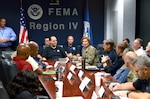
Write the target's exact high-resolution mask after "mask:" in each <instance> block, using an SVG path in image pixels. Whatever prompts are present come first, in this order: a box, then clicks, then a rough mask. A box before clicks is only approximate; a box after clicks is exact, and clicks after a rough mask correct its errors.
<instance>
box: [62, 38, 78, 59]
mask: <svg viewBox="0 0 150 99" xmlns="http://www.w3.org/2000/svg"><path fill="white" fill-rule="evenodd" d="M73 42H74V38H73V36H68V39H67V43H66V44H65V45H64V46H63V48H64V50H65V53H66V54H67V57H68V58H70V59H72V58H73V56H77V57H79V56H80V50H79V48H78V47H76V46H75V45H74V44H73Z"/></svg>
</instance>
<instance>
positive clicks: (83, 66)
mask: <svg viewBox="0 0 150 99" xmlns="http://www.w3.org/2000/svg"><path fill="white" fill-rule="evenodd" d="M82 69H83V70H85V58H83V59H82Z"/></svg>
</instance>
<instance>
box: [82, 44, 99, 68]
mask: <svg viewBox="0 0 150 99" xmlns="http://www.w3.org/2000/svg"><path fill="white" fill-rule="evenodd" d="M82 57H83V58H85V59H86V60H85V62H86V64H89V65H94V66H97V65H98V63H99V59H98V54H97V50H96V48H95V47H93V46H91V45H89V46H88V47H87V48H83V49H82Z"/></svg>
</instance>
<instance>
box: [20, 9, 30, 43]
mask: <svg viewBox="0 0 150 99" xmlns="http://www.w3.org/2000/svg"><path fill="white" fill-rule="evenodd" d="M23 11H24V10H23V9H22V8H20V14H21V16H20V33H19V43H27V42H28V41H29V39H28V31H27V29H26V23H25V17H24V15H23Z"/></svg>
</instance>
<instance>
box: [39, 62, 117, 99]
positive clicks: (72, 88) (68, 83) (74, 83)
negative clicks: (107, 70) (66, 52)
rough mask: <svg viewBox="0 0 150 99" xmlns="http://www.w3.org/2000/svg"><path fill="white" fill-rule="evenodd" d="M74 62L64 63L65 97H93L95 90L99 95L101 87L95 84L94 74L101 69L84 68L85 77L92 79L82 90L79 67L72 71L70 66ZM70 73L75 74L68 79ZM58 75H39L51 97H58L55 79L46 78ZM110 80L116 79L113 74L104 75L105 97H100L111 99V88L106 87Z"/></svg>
mask: <svg viewBox="0 0 150 99" xmlns="http://www.w3.org/2000/svg"><path fill="white" fill-rule="evenodd" d="M48 63H49V64H50V65H54V63H55V61H52V60H49V61H48ZM72 64H73V63H71V62H68V63H67V64H65V65H63V66H64V67H65V72H64V73H63V79H62V81H63V83H64V84H63V97H71V96H82V97H83V98H84V99H91V96H92V93H93V91H95V92H96V94H97V95H98V90H99V89H100V87H96V86H95V80H94V74H95V73H96V72H101V71H100V70H82V71H83V72H84V75H85V77H88V78H89V79H90V80H91V81H90V83H89V84H88V85H87V87H86V88H85V90H84V91H83V92H82V91H81V90H80V89H79V85H80V84H81V82H82V80H81V79H79V77H78V73H79V71H80V70H79V69H75V70H74V71H75V72H74V73H73V72H72V71H70V66H71V65H72ZM68 73H71V74H73V76H72V78H71V79H70V80H68V78H67V75H68ZM53 77H56V75H55V74H46V75H44V74H43V75H39V80H40V82H41V84H42V85H43V87H44V88H45V90H46V91H47V93H48V95H49V96H50V98H51V99H56V87H55V84H54V83H55V81H54V80H53V79H46V80H45V78H53ZM109 81H115V79H114V78H113V77H112V76H110V75H109V76H105V77H103V81H101V83H102V86H103V87H104V89H105V96H104V97H103V98H99V99H111V97H112V96H114V95H113V93H112V92H111V91H110V90H109V88H107V87H106V85H105V82H109Z"/></svg>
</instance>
